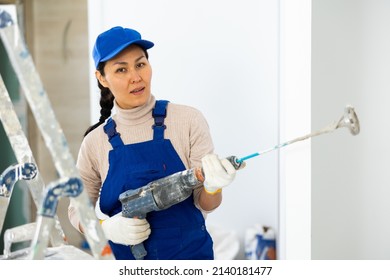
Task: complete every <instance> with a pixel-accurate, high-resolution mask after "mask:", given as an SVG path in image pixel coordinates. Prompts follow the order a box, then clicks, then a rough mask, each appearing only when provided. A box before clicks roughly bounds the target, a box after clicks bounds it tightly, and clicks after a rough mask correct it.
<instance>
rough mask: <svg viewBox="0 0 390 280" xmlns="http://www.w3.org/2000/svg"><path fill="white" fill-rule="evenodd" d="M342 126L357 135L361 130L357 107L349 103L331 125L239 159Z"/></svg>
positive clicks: (248, 157) (242, 159) (255, 155)
mask: <svg viewBox="0 0 390 280" xmlns="http://www.w3.org/2000/svg"><path fill="white" fill-rule="evenodd" d="M341 127H346V128H348V129H349V132H350V133H351V134H352V135H357V134H359V132H360V122H359V119H358V117H357V114H356V112H355V109H354V108H353V107H352V106H350V105H347V106H346V107H345V110H344V115H343V116H342V117H341V118H340V120H338V121H335V122H333V123H331V124H330V125H328V126H326V127H324V128H323V129H321V130H318V131H315V132H312V133H310V134H307V135H304V136H301V137H298V138H295V139H293V140H290V141H287V142H284V143H281V144H279V145H276V146H274V147H272V148H269V149H266V150H263V151H261V152H258V153H253V154H250V155H248V156H245V157H242V158H240V159H238V162H243V161H245V160H248V159H250V158H253V157H257V156H260V155H263V154H266V153H268V152H271V151H274V150H277V149H280V148H283V147H285V146H288V145H291V144H293V143H296V142H299V141H303V140H306V139H309V138H311V137H315V136H319V135H322V134H325V133H330V132H333V131H335V130H336V129H338V128H341Z"/></svg>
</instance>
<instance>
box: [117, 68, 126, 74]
mask: <svg viewBox="0 0 390 280" xmlns="http://www.w3.org/2000/svg"><path fill="white" fill-rule="evenodd" d="M116 72H117V73H124V72H126V68H118V69H117V70H116Z"/></svg>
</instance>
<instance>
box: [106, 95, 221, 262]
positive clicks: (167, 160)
mask: <svg viewBox="0 0 390 280" xmlns="http://www.w3.org/2000/svg"><path fill="white" fill-rule="evenodd" d="M167 103H168V101H165V100H159V101H156V105H155V108H154V109H153V117H154V122H155V124H154V125H153V126H152V127H153V131H154V132H153V133H154V135H153V140H150V141H146V142H141V143H136V144H129V145H124V143H123V142H122V140H121V138H120V134H119V133H118V132H117V131H116V124H115V121H114V120H112V119H111V118H110V119H109V120H108V121H107V123H106V124H105V126H104V131H105V133H106V134H107V136H108V138H109V141H110V143H111V145H112V147H113V149H112V150H111V151H110V153H109V170H108V174H107V178H106V180H105V181H104V183H103V186H102V189H101V193H100V209H101V211H102V212H103V213H105V214H107V215H108V216H113V215H115V214H117V213H119V212H120V211H122V205H121V202H120V201H119V200H118V197H119V195H120V194H121V193H123V192H125V191H127V190H129V189H136V188H139V187H142V186H145V185H146V184H148V183H149V182H151V181H154V180H157V179H160V178H162V177H166V176H168V175H171V174H173V173H176V172H179V171H183V170H185V166H184V164H183V162H182V161H181V159H180V157H179V155H178V154H177V153H176V151H175V149H174V147H173V145H172V143H171V141H170V140H169V139H164V130H165V128H166V126H165V125H164V119H165V116H166V107H167ZM146 219H147V220H148V222H149V224H150V227H151V234H150V235H149V238H148V239H147V240H146V241H144V242H143V243H144V246H145V249H146V251H147V255H146V257H145V258H144V259H145V260H147V259H154V260H156V259H160V260H167V259H170V260H179V259H185V260H190V259H200V260H207V259H213V258H214V255H213V248H212V247H213V242H212V239H211V237H210V235H209V233H208V232H207V230H206V227H205V220H204V218H203V215H202V213H201V212H200V211H199V210H198V209H197V208H196V207H195V205H194V202H193V196H192V195H191V196H190V197H189V198H187V199H186V200H184V201H183V202H181V203H178V204H176V205H173V206H171V207H170V208H168V209H165V210H162V211H152V212H150V213H148V214H147V216H146ZM109 242H110V245H111V248H112V251H113V253H114V255H115V258H116V259H120V260H123V259H135V258H134V256H133V255H132V253H131V249H130V247H129V246H124V245H120V244H116V243H113V242H111V241H109Z"/></svg>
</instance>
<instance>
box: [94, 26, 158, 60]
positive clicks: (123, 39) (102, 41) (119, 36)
mask: <svg viewBox="0 0 390 280" xmlns="http://www.w3.org/2000/svg"><path fill="white" fill-rule="evenodd" d="M132 44H137V45H139V46H141V47H142V48H144V49H145V50H147V49H150V48H151V47H153V46H154V44H153V43H152V42H150V41H147V40H143V39H141V34H140V33H139V32H137V31H136V30H133V29H130V28H123V27H121V26H116V27H113V28H111V29H109V30H107V31H105V32H103V33H101V34H100V35H99V36H98V37H97V38H96V42H95V46H94V47H93V51H92V56H93V60H94V61H95V68H97V66H98V64H99V63H100V62H104V61H107V60H109V59H111V58H113V57H114V56H116V55H117V54H118V53H120V52H121V51H122V50H124V49H125V48H126V47H128V46H130V45H132Z"/></svg>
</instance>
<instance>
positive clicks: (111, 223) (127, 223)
mask: <svg viewBox="0 0 390 280" xmlns="http://www.w3.org/2000/svg"><path fill="white" fill-rule="evenodd" d="M101 225H102V228H103V231H104V234H105V235H106V238H107V239H108V240H111V241H112V242H114V243H118V244H122V245H136V244H139V243H142V242H143V241H145V240H146V239H148V237H149V235H150V225H149V223H148V221H147V220H146V219H136V218H126V217H124V216H122V212H120V213H118V214H116V215H114V216H112V217H110V218H108V219H105V220H103V221H102V222H101Z"/></svg>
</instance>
